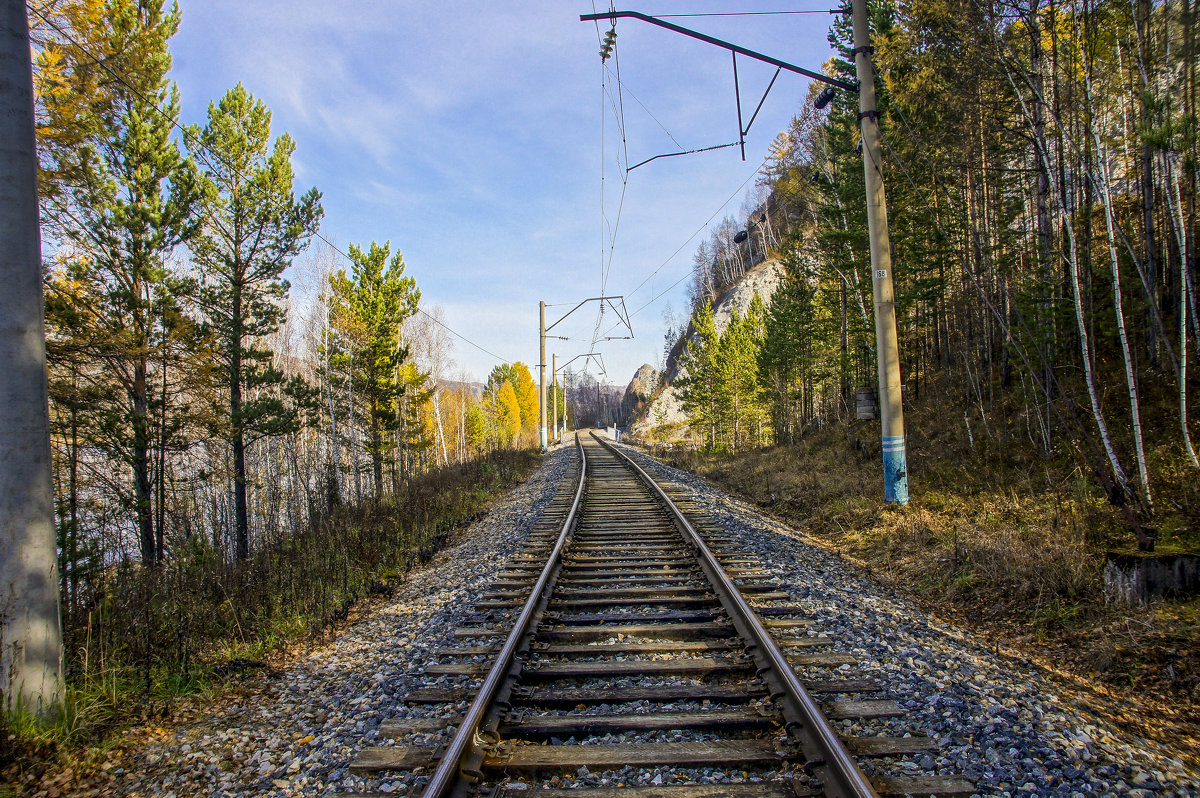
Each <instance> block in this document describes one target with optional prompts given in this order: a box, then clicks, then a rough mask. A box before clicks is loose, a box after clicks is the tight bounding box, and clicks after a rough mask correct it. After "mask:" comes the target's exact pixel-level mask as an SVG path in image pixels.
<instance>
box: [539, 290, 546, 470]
mask: <svg viewBox="0 0 1200 798" xmlns="http://www.w3.org/2000/svg"><path fill="white" fill-rule="evenodd" d="M538 351H539V352H540V354H539V355H538V415H539V416H540V418H539V421H538V430H539V433H540V437H541V441H542V451H543V452H545V451H546V449H547V448H548V443H547V440H546V303H545V302H544V301H542V302H538Z"/></svg>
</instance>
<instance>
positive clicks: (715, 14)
mask: <svg viewBox="0 0 1200 798" xmlns="http://www.w3.org/2000/svg"><path fill="white" fill-rule="evenodd" d="M840 13H841V11H840V9H836V8H823V9H817V10H815V11H714V12H709V13H704V14H651V15H650V16H652V17H658V18H660V19H667V18H671V17H784V16H789V15H792V14H840Z"/></svg>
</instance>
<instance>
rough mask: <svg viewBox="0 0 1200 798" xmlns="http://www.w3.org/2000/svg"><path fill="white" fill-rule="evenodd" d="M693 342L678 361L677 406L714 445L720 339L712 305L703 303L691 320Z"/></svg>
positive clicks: (718, 384) (715, 440)
mask: <svg viewBox="0 0 1200 798" xmlns="http://www.w3.org/2000/svg"><path fill="white" fill-rule="evenodd" d="M692 329H693V330H694V333H693V337H692V339H690V340H688V342H687V345H686V347H685V348H684V352H683V356H682V357H681V358H680V360H679V364H680V373H681V374H684V375H685V376H682V377H680V378H679V379H677V380H676V382H675V386H676V388H677V389H678V390H679V398H680V403H681V404H682V406H683V411H684V412H685V413H687V416H688V422H689V424H690V425H691V426H692V428H693V429H700V430H702V431H703V434H705V435H706V437H707V439H708V446H709V447H715V446H716V445H717V430H718V425H719V423H720V420H721V416H720V374H719V357H720V352H719V347H720V335H719V334H718V333H717V324H716V320H715V319H714V318H713V310H712V304H711V303H708V302H705V303H704V304H703V305H701V306H700V309H699V310H697V311H696V313H695V314H694V315H693V316H692Z"/></svg>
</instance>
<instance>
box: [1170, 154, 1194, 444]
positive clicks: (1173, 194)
mask: <svg viewBox="0 0 1200 798" xmlns="http://www.w3.org/2000/svg"><path fill="white" fill-rule="evenodd" d="M1167 181H1168V186H1167V202H1168V204H1170V206H1171V214H1172V216H1174V217H1175V237H1176V240H1177V241H1178V243H1179V255H1180V264H1179V370H1178V377H1179V426H1180V428H1181V430H1182V432H1183V450H1184V451H1185V452H1187V456H1188V459H1189V460H1191V461H1192V466H1193V467H1195V468H1200V460H1198V459H1197V458H1196V450H1195V448H1194V447H1193V446H1192V433H1191V430H1189V429H1188V407H1187V323H1188V310H1189V308H1190V306H1191V303H1192V301H1193V299H1194V298H1193V297H1192V296H1191V291H1190V286H1189V284H1188V279H1187V263H1188V255H1189V254H1190V253H1189V252H1188V248H1187V235H1186V234H1185V233H1184V229H1185V228H1184V226H1183V197H1182V195H1181V193H1180V190H1179V176H1178V174H1176V172H1175V158H1173V157H1172V158H1168V159H1167Z"/></svg>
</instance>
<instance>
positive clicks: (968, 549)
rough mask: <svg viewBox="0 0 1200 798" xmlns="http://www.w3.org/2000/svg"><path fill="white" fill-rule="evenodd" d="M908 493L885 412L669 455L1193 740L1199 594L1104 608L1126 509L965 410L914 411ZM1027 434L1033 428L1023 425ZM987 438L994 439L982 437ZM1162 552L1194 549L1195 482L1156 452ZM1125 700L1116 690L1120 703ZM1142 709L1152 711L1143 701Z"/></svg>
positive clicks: (1161, 727) (1138, 721) (1133, 720)
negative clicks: (998, 437)
mask: <svg viewBox="0 0 1200 798" xmlns="http://www.w3.org/2000/svg"><path fill="white" fill-rule="evenodd" d="M907 422H908V434H909V469H910V480H911V486H912V493H913V498H912V501H911V503H910V505H909V506H908V507H906V508H896V507H889V506H887V505H885V504H884V502H883V496H882V492H883V491H882V483H883V473H882V472H883V469H882V465H881V457H880V449H879V438H878V422H866V421H863V422H854V423H853V424H851V425H849V426H841V425H838V424H833V425H828V426H826V427H825V428H824V429H822V430H819V431H816V432H813V433H810V434H809V435H807V436H805V437H804V438H803V439H802V440H801V441H800V442H798V443H797V445H795V446H790V447H774V448H769V449H764V450H759V451H753V452H746V453H741V454H736V455H713V454H706V453H702V452H682V453H680V452H676V453H674V454H672V455H670V457H669V459H670V460H672V461H673V462H674V464H675V465H678V466H681V467H683V468H686V469H688V470H692V471H695V472H698V473H701V474H703V475H704V476H706V477H708V478H710V479H712V480H713V481H715V482H716V483H718V484H720V485H722V486H723V487H725V488H727V489H729V490H731V491H732V492H734V493H737V494H740V495H742V496H744V497H745V498H747V499H749V500H750V501H753V502H755V503H756V504H758V505H759V506H760V507H763V508H764V509H765V510H767V511H768V512H771V513H773V514H775V515H777V516H779V517H781V518H783V519H784V520H786V521H787V522H789V523H790V524H791V525H793V526H795V527H797V528H798V529H801V530H803V531H804V532H806V533H808V534H810V535H811V536H812V537H813V538H815V539H816V540H817V541H818V542H819V543H821V544H822V545H824V546H827V547H830V548H834V549H837V550H839V551H841V552H842V553H844V554H845V555H847V556H849V557H850V558H852V559H853V560H856V561H857V562H858V564H859V565H860V566H861V567H863V568H864V569H865V570H867V571H869V572H870V573H872V574H874V575H875V576H877V577H878V578H881V579H883V580H885V581H888V582H890V583H892V584H893V585H895V586H897V587H899V588H901V589H903V590H905V591H907V592H909V593H911V594H914V595H915V596H917V597H918V598H920V599H921V600H923V601H924V602H926V605H927V606H928V607H929V608H930V610H931V611H932V612H934V613H936V614H939V615H944V616H949V617H951V618H953V619H954V620H955V621H957V622H958V623H961V624H966V625H969V626H974V627H976V628H977V629H978V630H980V631H982V632H983V633H984V634H986V635H988V636H991V637H993V639H997V640H998V641H1003V644H1004V645H1005V646H1006V647H1012V648H1015V649H1017V650H1019V651H1021V652H1022V653H1024V654H1025V655H1027V656H1031V657H1032V658H1034V659H1036V660H1038V661H1040V662H1041V663H1042V664H1044V665H1046V666H1047V667H1049V668H1051V669H1054V670H1059V671H1062V672H1065V675H1066V676H1067V677H1068V679H1069V680H1070V679H1071V678H1074V679H1075V681H1076V683H1077V684H1079V685H1082V686H1084V688H1085V689H1092V686H1094V687H1095V689H1099V690H1101V691H1102V692H1106V693H1115V694H1116V695H1118V696H1128V697H1131V698H1136V699H1137V700H1139V701H1140V702H1143V703H1145V704H1147V705H1148V706H1149V707H1150V708H1152V709H1153V710H1154V711H1153V712H1152V713H1150V715H1151V716H1152V717H1153V718H1154V721H1153V724H1152V725H1153V728H1151V727H1150V725H1149V724H1147V723H1143V721H1145V720H1147V718H1146V717H1143V716H1139V713H1138V712H1136V711H1130V712H1129V713H1128V715H1129V717H1125V718H1121V717H1118V718H1116V720H1117V721H1118V722H1122V723H1125V724H1126V725H1130V726H1135V727H1137V729H1136V730H1137V731H1138V732H1139V733H1142V734H1144V735H1147V736H1154V737H1160V738H1165V739H1170V740H1171V741H1172V742H1174V743H1177V744H1181V745H1182V747H1183V748H1184V749H1185V750H1190V751H1193V752H1197V753H1200V734H1198V733H1197V731H1198V730H1197V728H1196V725H1195V723H1196V718H1197V717H1200V712H1198V710H1200V600H1197V599H1195V598H1193V599H1189V600H1171V601H1163V602H1159V603H1156V604H1154V605H1153V606H1151V607H1149V608H1137V609H1130V608H1124V607H1115V606H1110V605H1108V604H1106V603H1105V601H1104V595H1103V579H1102V568H1103V562H1104V552H1105V551H1110V550H1114V549H1127V548H1129V547H1130V545H1131V543H1132V534H1131V533H1130V532H1129V531H1128V529H1127V527H1126V526H1125V524H1124V521H1123V519H1122V517H1121V516H1120V515H1119V514H1118V513H1117V512H1116V511H1115V510H1114V509H1113V508H1111V507H1110V506H1109V505H1107V503H1106V502H1105V501H1104V500H1103V498H1102V494H1101V492H1100V491H1099V490H1097V489H1096V487H1095V486H1094V485H1093V483H1092V481H1091V479H1090V478H1089V477H1088V476H1087V475H1086V474H1085V473H1084V472H1083V471H1082V470H1080V469H1078V468H1076V467H1072V466H1070V465H1069V464H1062V463H1059V464H1057V465H1048V464H1046V463H1045V462H1044V461H1042V460H1041V459H1040V458H1036V457H1031V456H1029V455H1030V450H1031V449H1032V447H1030V446H1029V441H1028V440H1025V439H1023V438H1022V440H1024V445H1023V446H1022V445H1021V444H1020V441H1019V440H1016V439H1015V438H1014V437H1013V436H1012V435H1010V436H1009V442H1008V443H1007V444H1006V445H1000V444H997V443H995V438H988V437H987V436H986V435H984V434H982V433H983V431H982V430H981V429H980V422H979V420H978V417H976V419H975V420H973V421H972V423H973V424H974V425H975V429H974V431H973V434H974V438H975V441H974V444H972V443H971V442H970V440H969V438H968V436H967V433H966V426H965V424H964V423H963V421H962V420H961V418H959V419H955V420H953V421H949V422H948V421H947V417H946V414H945V412H944V411H943V410H939V409H937V408H921V407H919V406H918V407H916V408H914V409H913V410H912V411H911V412H910V413H909V415H908V417H907ZM1019 434H1020V435H1022V436H1023V435H1024V431H1023V430H1021V431H1019ZM989 440H991V441H992V442H991V443H990V444H989V443H987V441H989ZM1155 459H1156V462H1157V466H1158V467H1157V470H1156V484H1158V486H1159V489H1158V490H1159V503H1160V508H1161V507H1164V506H1165V507H1167V508H1169V509H1170V512H1169V513H1166V514H1162V515H1160V517H1159V519H1158V520H1159V530H1160V545H1159V550H1192V551H1195V550H1196V546H1195V543H1196V541H1195V538H1194V536H1195V530H1197V527H1198V526H1200V525H1198V524H1197V520H1198V519H1197V515H1196V509H1197V508H1198V507H1200V497H1198V496H1197V493H1198V492H1200V487H1198V486H1197V484H1196V480H1194V478H1191V475H1189V474H1187V472H1186V470H1185V469H1183V468H1181V467H1180V466H1179V465H1178V464H1176V463H1174V462H1173V461H1171V459H1170V457H1169V456H1168V455H1167V454H1163V453H1162V452H1156V453H1155ZM1117 703H1119V702H1117ZM1143 714H1144V713H1143Z"/></svg>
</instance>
